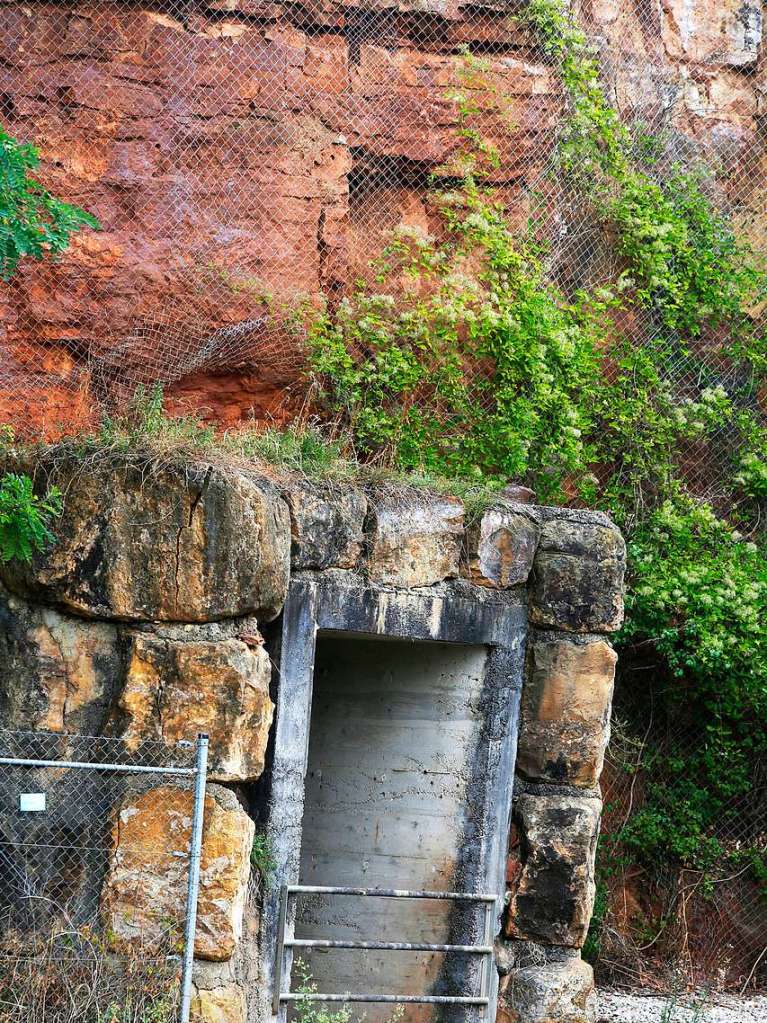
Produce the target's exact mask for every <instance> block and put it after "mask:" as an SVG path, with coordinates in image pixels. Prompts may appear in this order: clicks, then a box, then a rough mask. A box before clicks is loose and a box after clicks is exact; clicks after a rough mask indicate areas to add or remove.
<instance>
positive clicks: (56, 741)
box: [0, 730, 194, 1023]
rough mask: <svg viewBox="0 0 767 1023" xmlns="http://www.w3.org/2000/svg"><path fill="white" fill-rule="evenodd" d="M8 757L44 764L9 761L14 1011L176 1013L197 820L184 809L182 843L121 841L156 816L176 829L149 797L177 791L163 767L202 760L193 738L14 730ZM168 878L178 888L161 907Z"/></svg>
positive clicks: (5, 893) (0, 938)
mask: <svg viewBox="0 0 767 1023" xmlns="http://www.w3.org/2000/svg"><path fill="white" fill-rule="evenodd" d="M0 757H3V758H7V759H11V760H30V761H33V762H36V763H32V764H29V765H24V764H8V763H2V764H0V1020H2V1021H3V1023H22V1021H23V1023H89V1021H91V1020H94V1019H100V1020H102V1019H103V1020H118V1019H119V1020H125V1021H127V1020H133V1019H136V1020H138V1019H143V1018H152V1019H156V1020H157V1021H158V1023H171V1021H174V1020H175V1019H176V1018H177V1014H178V994H179V975H180V969H181V953H182V951H183V933H184V921H185V912H186V900H185V897H184V896H185V890H186V888H185V885H186V880H187V873H188V865H189V837H190V830H189V828H188V827H187V828H186V834H185V828H184V825H183V822H182V821H181V820H179V823H178V826H177V828H176V832H177V833H176V834H175V845H176V846H177V848H176V849H175V853H174V852H173V851H172V850H166V849H163V848H159V847H157V848H153V847H152V844H151V841H150V842H149V844H148V845H147V844H146V842H144V843H142V842H141V841H138V842H135V841H134V842H132V843H131V842H129V841H126V840H125V839H123V840H122V841H120V840H119V839H120V828H121V827H123V828H124V827H125V826H128V825H129V824H130V820H131V818H132V817H134V818H135V817H137V818H139V819H140V818H141V816H142V814H143V816H144V817H145V818H147V819H145V820H144V821H143V823H139V824H138V827H139V828H141V829H144V830H143V832H142V833H143V834H145V835H146V836H148V837H149V839H151V837H152V835H153V834H155V832H156V836H160V837H161V836H162V833H163V831H162V829H163V824H164V820H163V817H162V807H161V803H160V805H159V807H158V806H154V803H153V804H152V806H154V810H152V807H151V806H150V803H149V801H148V797H149V796H153V795H154V796H159V797H161V796H162V793H163V792H164V791H166V792H167V791H168V790H167V789H163V785H167V777H168V776H167V775H166V774H161V773H160V772H159V769H163V768H181V769H184V770H191V769H192V768H193V767H194V746H193V744H187V745H181V746H177V747H175V748H172V747H168V746H167V745H165V744H164V743H159V742H142V743H141V744H140V745H138V746H137V747H136V748H134V749H128V748H126V744H125V743H124V742H123V741H122V740H119V739H112V738H106V737H95V738H91V737H86V736H76V735H64V734H60V733H50V732H17V731H7V730H0ZM71 762H75V763H80V764H86V765H91V764H92V765H94V766H93V767H92V768H91V767H84V768H75V767H73V766H69V765H70V764H71ZM97 765H114V767H113V768H110V769H108V770H107V769H103V768H101V767H99V766H97ZM130 768H140V769H142V773H141V774H133V775H130V774H129V773H128V771H129V769H130ZM137 779H140V780H138V781H137ZM148 786H152V787H154V791H152V789H150V790H149V792H148V793H147V788H148ZM142 789H143V791H144V799H143V801H142ZM132 794H133V799H132V801H131V795H132ZM30 800H37V802H32V803H30ZM40 800H44V802H43V803H41V802H40ZM188 803H189V807H190V808H191V795H190V797H189V800H188ZM149 818H152V819H149ZM153 828H155V832H153V830H152V829H153ZM160 837H158V838H157V841H158V842H159V841H160ZM168 837H169V838H170V837H171V836H170V835H169V836H168ZM134 838H135V835H134ZM142 845H143V848H142ZM173 856H175V859H173V858H171V859H170V860H169V861H168V860H167V858H168V857H173ZM163 858H165V867H164V869H163V867H162V866H161V861H163ZM168 862H169V863H170V869H169V868H168ZM158 883H159V884H160V885H162V886H164V887H165V889H166V890H167V891H168V892H169V894H170V899H166V900H165V904H164V905H162V906H160V908H159V909H158V906H159V905H160V903H162V901H163V900H162V898H160V899H159V900H158V899H157V897H156V892H157V885H158ZM150 892H155V895H154V897H152V896H150V895H149V893H150Z"/></svg>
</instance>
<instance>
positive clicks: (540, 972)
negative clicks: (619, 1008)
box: [498, 959, 597, 1023]
mask: <svg viewBox="0 0 767 1023" xmlns="http://www.w3.org/2000/svg"><path fill="white" fill-rule="evenodd" d="M501 994H502V1001H501V1007H500V1009H499V1012H498V1020H499V1023H593V1020H594V1019H595V1015H596V1008H597V997H596V991H595V989H594V971H593V970H592V968H591V967H590V966H589V964H588V963H584V962H583V961H582V960H581V959H564V960H561V961H559V962H557V961H554V962H543V963H540V964H538V965H532V966H525V967H522V968H521V969H518V970H515V971H514V973H513V975H509V976H507V977H505V978H504V981H503V983H502V985H501Z"/></svg>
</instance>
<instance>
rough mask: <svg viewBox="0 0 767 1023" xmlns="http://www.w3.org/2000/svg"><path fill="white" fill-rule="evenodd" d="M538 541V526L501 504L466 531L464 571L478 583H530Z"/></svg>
mask: <svg viewBox="0 0 767 1023" xmlns="http://www.w3.org/2000/svg"><path fill="white" fill-rule="evenodd" d="M537 544H538V526H537V525H536V524H535V523H534V522H533V521H532V520H531V519H530V518H529V517H527V516H525V515H521V514H519V513H518V512H514V511H511V510H510V509H509V508H504V507H503V506H502V505H498V506H496V507H494V508H488V510H487V511H486V512H484V514H483V515H482V516H481V518H480V519H479V521H478V522H475V523H473V524H472V525H470V526H469V528H468V529H467V530H466V555H465V562H464V565H463V566H462V567H463V574H464V575H465V576H467V578H469V579H471V581H472V582H474V583H477V585H479V586H493V587H498V588H500V589H505V588H506V587H509V586H519V585H520V584H522V583H525V582H527V578H528V576H529V575H530V570H531V568H532V566H533V558H534V557H535V549H536V546H537Z"/></svg>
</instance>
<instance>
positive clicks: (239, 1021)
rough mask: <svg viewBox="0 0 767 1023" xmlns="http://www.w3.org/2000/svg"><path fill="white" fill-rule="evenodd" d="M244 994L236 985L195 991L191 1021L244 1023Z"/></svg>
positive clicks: (245, 1004) (200, 1022) (245, 1010)
mask: <svg viewBox="0 0 767 1023" xmlns="http://www.w3.org/2000/svg"><path fill="white" fill-rule="evenodd" d="M246 1012H247V1003H246V999H245V992H244V991H243V990H242V988H240V987H237V985H236V984H227V985H225V986H224V987H219V988H214V989H213V990H212V991H201V990H196V991H195V992H194V995H193V996H192V1019H194V1020H195V1021H196V1023H245V1018H246Z"/></svg>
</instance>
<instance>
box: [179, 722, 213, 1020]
mask: <svg viewBox="0 0 767 1023" xmlns="http://www.w3.org/2000/svg"><path fill="white" fill-rule="evenodd" d="M207 773H208V736H207V735H205V734H203V733H200V734H199V735H198V736H197V764H196V768H195V777H194V809H193V811H192V836H191V839H190V841H189V884H188V888H187V899H186V928H185V930H184V959H183V965H182V969H181V1009H180V1012H179V1023H189V1012H190V1009H191V1005H192V971H193V970H194V936H195V932H196V930H197V896H198V893H199V890H200V858H201V854H202V824H203V819H204V816H205V780H206V776H207Z"/></svg>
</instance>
